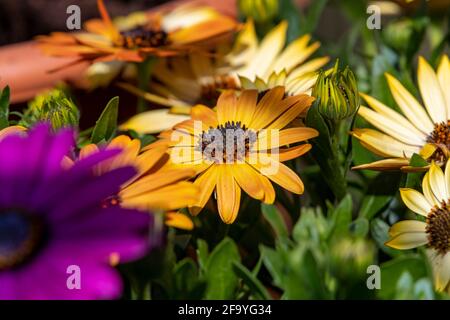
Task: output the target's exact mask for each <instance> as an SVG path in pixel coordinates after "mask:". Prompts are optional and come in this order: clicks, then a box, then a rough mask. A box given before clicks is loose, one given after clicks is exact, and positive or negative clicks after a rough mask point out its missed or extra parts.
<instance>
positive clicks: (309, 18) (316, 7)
mask: <svg viewBox="0 0 450 320" xmlns="http://www.w3.org/2000/svg"><path fill="white" fill-rule="evenodd" d="M327 2H328V0H315V1H313V2H311V4H310V5H309V7H308V13H307V14H306V19H304V20H303V21H300V25H301V34H306V33H312V32H313V31H315V30H316V27H317V24H318V23H319V22H320V16H321V15H322V12H323V9H325V6H326V4H327Z"/></svg>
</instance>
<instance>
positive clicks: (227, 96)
mask: <svg viewBox="0 0 450 320" xmlns="http://www.w3.org/2000/svg"><path fill="white" fill-rule="evenodd" d="M236 106H237V99H236V94H235V92H234V91H232V90H227V91H225V92H223V93H222V94H221V95H220V97H219V99H218V100H217V120H218V122H219V124H225V122H227V121H235V117H236Z"/></svg>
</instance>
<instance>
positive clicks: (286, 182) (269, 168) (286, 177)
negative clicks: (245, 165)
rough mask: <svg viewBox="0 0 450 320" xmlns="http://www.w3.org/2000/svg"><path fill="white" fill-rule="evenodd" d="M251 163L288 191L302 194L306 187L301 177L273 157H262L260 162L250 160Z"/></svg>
mask: <svg viewBox="0 0 450 320" xmlns="http://www.w3.org/2000/svg"><path fill="white" fill-rule="evenodd" d="M249 164H250V165H251V166H253V167H254V168H255V169H257V170H258V171H259V172H260V173H261V174H263V175H264V176H266V177H267V178H269V179H270V180H272V181H273V182H275V183H276V184H278V185H279V186H281V187H283V188H284V189H286V190H288V191H291V192H293V193H296V194H302V193H303V191H304V189H305V188H304V185H303V182H302V180H301V179H300V177H299V176H298V175H297V174H296V173H295V172H294V171H292V170H291V169H290V168H289V167H288V166H286V165H284V164H283V163H279V162H277V161H275V160H273V159H271V158H266V159H260V162H258V163H252V162H249Z"/></svg>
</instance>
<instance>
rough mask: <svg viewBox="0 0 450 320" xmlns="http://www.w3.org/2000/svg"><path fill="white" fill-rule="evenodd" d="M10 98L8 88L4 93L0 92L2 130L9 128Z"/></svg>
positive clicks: (0, 122) (0, 126)
mask: <svg viewBox="0 0 450 320" xmlns="http://www.w3.org/2000/svg"><path fill="white" fill-rule="evenodd" d="M9 97H10V90H9V87H8V86H6V87H5V88H4V89H3V91H2V90H0V130H1V129H4V128H6V127H7V126H9V120H8V119H9Z"/></svg>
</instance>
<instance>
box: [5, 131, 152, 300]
mask: <svg viewBox="0 0 450 320" xmlns="http://www.w3.org/2000/svg"><path fill="white" fill-rule="evenodd" d="M49 132H50V130H49V126H47V125H38V126H36V127H35V128H34V129H32V130H30V131H29V132H28V133H27V134H26V135H23V134H22V135H17V134H9V135H8V136H7V137H6V138H4V139H3V140H2V141H0V181H1V182H2V188H0V299H110V298H118V297H119V296H120V294H121V291H122V282H121V278H120V276H119V274H118V273H117V272H116V271H115V270H114V269H113V268H112V266H111V263H110V259H111V257H112V256H114V257H115V260H116V261H117V259H119V260H120V261H121V262H127V261H130V260H134V259H137V258H139V257H141V256H143V255H144V254H145V253H146V252H147V250H148V249H149V241H148V236H149V223H150V222H151V220H150V216H149V215H147V214H143V213H141V212H138V211H134V210H125V209H122V208H119V207H114V208H108V209H103V208H101V202H102V200H103V199H105V198H107V197H109V196H110V195H112V194H115V193H116V192H117V191H118V189H119V186H120V184H121V183H123V182H125V181H127V180H128V179H129V178H130V177H131V176H133V175H134V174H135V170H134V169H133V168H132V167H124V168H119V169H116V170H113V171H111V172H108V173H105V174H103V175H101V176H98V177H94V176H93V175H92V167H93V166H95V165H96V164H97V163H99V162H101V161H103V160H106V159H108V158H111V157H112V156H114V155H115V154H117V150H109V151H103V152H99V153H97V154H95V155H93V156H91V157H88V158H85V159H84V160H82V161H79V162H78V163H76V164H75V165H74V166H73V167H72V168H71V169H70V170H64V169H63V168H62V166H61V162H62V160H63V158H64V156H65V155H66V154H67V153H68V152H69V151H70V150H71V148H72V147H73V142H74V141H73V131H71V130H64V131H61V132H60V133H58V134H57V135H52V134H50V133H49ZM74 269H78V270H79V272H80V273H79V276H80V278H79V282H78V281H74V283H75V285H76V283H77V282H78V283H79V285H80V286H79V287H78V289H76V288H77V287H76V288H75V289H74V288H73V287H70V285H69V284H70V283H69V282H70V281H69V280H70V279H69V277H70V276H71V273H70V272H69V273H68V270H74ZM71 272H72V271H71ZM68 283H69V284H68Z"/></svg>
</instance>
